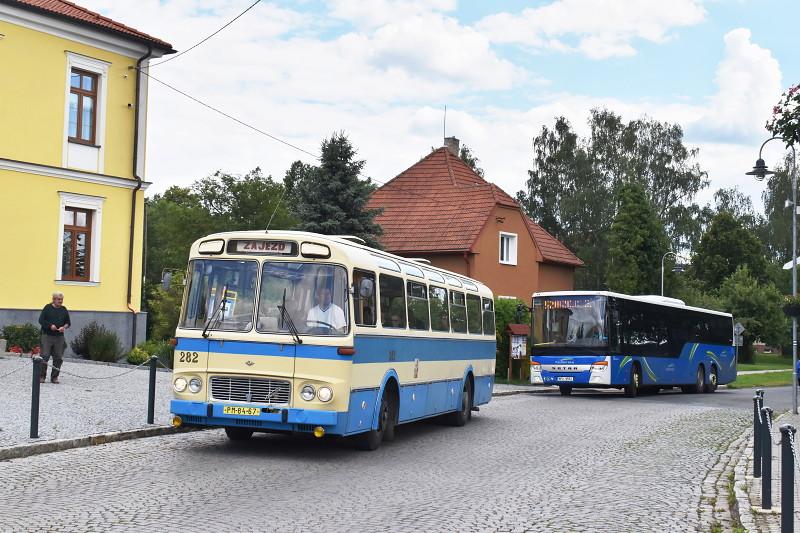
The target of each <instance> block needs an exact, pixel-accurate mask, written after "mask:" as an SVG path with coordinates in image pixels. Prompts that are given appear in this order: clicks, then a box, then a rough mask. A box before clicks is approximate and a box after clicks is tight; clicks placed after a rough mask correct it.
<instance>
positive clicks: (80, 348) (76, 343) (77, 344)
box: [69, 322, 108, 359]
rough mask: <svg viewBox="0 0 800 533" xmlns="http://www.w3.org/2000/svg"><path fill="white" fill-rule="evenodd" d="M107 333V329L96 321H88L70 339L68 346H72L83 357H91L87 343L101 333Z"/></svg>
mask: <svg viewBox="0 0 800 533" xmlns="http://www.w3.org/2000/svg"><path fill="white" fill-rule="evenodd" d="M106 333H108V330H107V329H106V328H105V327H103V326H101V325H100V324H98V323H97V322H89V323H88V324H86V325H85V326H83V328H81V331H80V332H79V333H78V334H77V335H76V336H75V338H74V339H72V342H70V343H69V347H70V348H72V351H73V352H75V353H76V354H77V355H80V356H81V357H83V358H84V359H91V356H90V355H89V345H90V344H91V342H92V339H94V338H95V337H96V336H98V335H103V334H106Z"/></svg>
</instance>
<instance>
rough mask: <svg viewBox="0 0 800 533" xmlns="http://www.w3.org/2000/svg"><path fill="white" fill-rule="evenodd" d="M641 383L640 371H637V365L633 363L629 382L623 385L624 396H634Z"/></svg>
mask: <svg viewBox="0 0 800 533" xmlns="http://www.w3.org/2000/svg"><path fill="white" fill-rule="evenodd" d="M641 383H642V373H641V372H640V371H639V367H638V366H636V365H633V367H631V380H630V382H629V383H628V384H627V385H625V397H626V398H636V395H637V394H638V393H639V387H640V386H641Z"/></svg>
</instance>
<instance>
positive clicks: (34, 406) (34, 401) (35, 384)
mask: <svg viewBox="0 0 800 533" xmlns="http://www.w3.org/2000/svg"><path fill="white" fill-rule="evenodd" d="M43 362H44V360H43V359H42V358H41V357H39V356H38V355H37V356H35V357H34V358H33V381H32V382H31V438H32V439H38V438H39V388H40V385H41V384H40V383H39V377H40V376H41V375H42V363H43Z"/></svg>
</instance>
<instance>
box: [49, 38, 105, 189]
mask: <svg viewBox="0 0 800 533" xmlns="http://www.w3.org/2000/svg"><path fill="white" fill-rule="evenodd" d="M65 53H66V54H67V73H66V83H65V84H64V136H63V137H64V140H63V146H62V152H61V166H63V167H64V168H80V169H81V170H89V171H90V172H96V173H98V174H102V173H103V172H104V170H105V144H106V142H105V141H106V107H107V106H106V102H107V101H108V99H107V95H108V67H109V66H110V65H111V63H108V62H107V61H101V60H100V59H93V58H91V57H87V56H83V55H80V54H76V53H74V52H69V51H67V52H65ZM74 68H77V69H80V70H85V71H87V72H91V73H92V74H97V102H96V104H95V105H96V109H95V113H97V121H96V123H95V127H96V128H97V131H95V132H94V133H95V137H94V139H95V143H96V146H88V145H85V144H78V143H71V142H69V90H70V79H71V76H72V69H74ZM70 151H72V152H73V156H75V152H77V151H84V152H88V151H92V152H95V153H94V154H93V155H94V156H95V157H96V158H97V164H96V166H95V167H94V168H83V167H76V166H75V164H74V163H72V164H71V163H70V157H69V155H70Z"/></svg>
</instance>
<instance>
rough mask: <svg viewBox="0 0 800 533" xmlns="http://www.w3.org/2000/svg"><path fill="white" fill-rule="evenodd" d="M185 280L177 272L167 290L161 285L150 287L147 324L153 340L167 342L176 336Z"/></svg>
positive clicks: (181, 274)
mask: <svg viewBox="0 0 800 533" xmlns="http://www.w3.org/2000/svg"><path fill="white" fill-rule="evenodd" d="M183 280H184V276H183V273H181V272H176V273H175V275H174V276H173V277H172V281H171V282H170V286H169V288H168V289H167V290H164V289H163V288H162V287H161V285H151V286H149V287H148V291H147V310H148V317H147V323H148V327H149V329H150V331H149V335H148V336H149V337H150V338H151V339H157V340H162V339H163V340H166V339H169V338H170V337H174V336H175V329H176V328H177V327H178V318H179V315H180V312H181V302H182V301H183V289H184V284H183Z"/></svg>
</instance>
